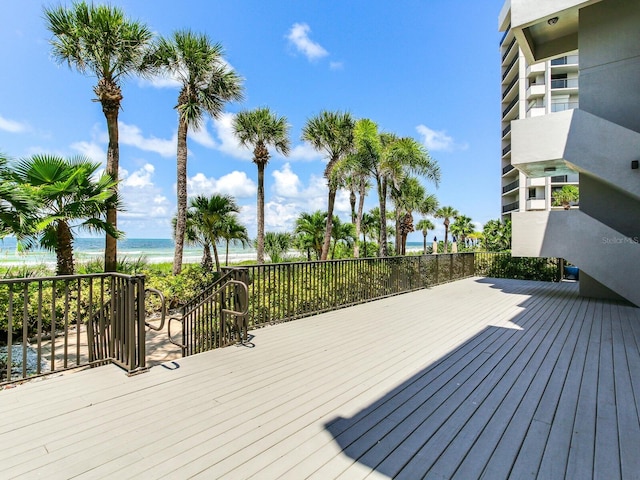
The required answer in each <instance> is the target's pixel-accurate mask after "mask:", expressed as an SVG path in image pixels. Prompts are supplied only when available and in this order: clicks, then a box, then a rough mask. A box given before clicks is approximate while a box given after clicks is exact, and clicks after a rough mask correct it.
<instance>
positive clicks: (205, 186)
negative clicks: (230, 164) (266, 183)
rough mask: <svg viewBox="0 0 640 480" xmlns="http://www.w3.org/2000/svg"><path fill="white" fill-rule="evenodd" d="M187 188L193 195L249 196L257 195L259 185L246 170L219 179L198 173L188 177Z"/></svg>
mask: <svg viewBox="0 0 640 480" xmlns="http://www.w3.org/2000/svg"><path fill="white" fill-rule="evenodd" d="M187 188H188V190H189V194H190V195H191V196H195V195H212V194H214V193H218V194H222V195H232V196H233V197H235V198H248V197H253V196H255V195H256V190H257V186H256V184H255V182H254V181H253V180H251V179H250V178H249V177H247V174H246V173H245V172H239V171H237V170H236V171H233V172H231V173H228V174H227V175H223V176H222V177H220V178H219V179H216V178H209V177H207V176H206V175H205V174H204V173H196V174H195V175H194V176H193V177H191V178H188V179H187Z"/></svg>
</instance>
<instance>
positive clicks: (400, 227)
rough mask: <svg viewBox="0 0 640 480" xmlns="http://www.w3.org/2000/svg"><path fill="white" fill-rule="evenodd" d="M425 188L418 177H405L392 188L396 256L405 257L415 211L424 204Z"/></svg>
mask: <svg viewBox="0 0 640 480" xmlns="http://www.w3.org/2000/svg"><path fill="white" fill-rule="evenodd" d="M425 195H426V191H425V188H424V187H423V186H422V185H421V184H420V181H419V180H418V179H417V178H416V177H411V176H408V177H405V178H404V179H403V180H402V182H400V184H399V185H398V186H397V187H396V186H392V188H391V195H390V198H391V201H392V202H393V203H394V206H395V217H396V254H398V255H405V254H406V248H407V235H409V234H410V233H411V232H413V230H414V228H413V211H414V210H417V209H419V208H420V207H421V206H422V204H423V203H424V198H425Z"/></svg>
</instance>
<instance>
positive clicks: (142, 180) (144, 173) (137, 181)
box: [121, 163, 155, 188]
mask: <svg viewBox="0 0 640 480" xmlns="http://www.w3.org/2000/svg"><path fill="white" fill-rule="evenodd" d="M154 172H155V167H154V166H153V165H151V164H150V163H146V164H144V166H143V167H142V168H141V169H139V170H137V171H135V172H133V173H132V174H131V175H128V172H126V170H125V175H121V176H122V177H123V179H122V183H121V185H125V186H127V187H138V188H140V187H147V186H149V185H153V183H152V182H151V177H152V175H153V173H154Z"/></svg>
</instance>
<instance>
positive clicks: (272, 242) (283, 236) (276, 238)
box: [264, 232, 293, 263]
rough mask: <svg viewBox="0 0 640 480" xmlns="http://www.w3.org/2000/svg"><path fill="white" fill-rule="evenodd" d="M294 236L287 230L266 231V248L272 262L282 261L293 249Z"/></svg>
mask: <svg viewBox="0 0 640 480" xmlns="http://www.w3.org/2000/svg"><path fill="white" fill-rule="evenodd" d="M292 244H293V238H292V237H291V235H290V234H289V233H287V232H266V233H265V234H264V249H265V251H266V252H267V255H269V258H270V259H271V263H281V262H282V261H283V260H285V258H286V257H287V252H288V251H289V250H290V249H291V245H292Z"/></svg>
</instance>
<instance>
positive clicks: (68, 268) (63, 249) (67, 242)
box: [56, 220, 73, 275]
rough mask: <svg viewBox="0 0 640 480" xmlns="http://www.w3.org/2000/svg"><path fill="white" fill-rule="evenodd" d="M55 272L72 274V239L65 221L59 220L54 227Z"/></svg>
mask: <svg viewBox="0 0 640 480" xmlns="http://www.w3.org/2000/svg"><path fill="white" fill-rule="evenodd" d="M56 260H57V265H56V273H57V275H73V241H72V238H71V229H70V228H69V225H68V224H67V222H65V221H63V220H60V221H59V222H58V226H57V228H56Z"/></svg>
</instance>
